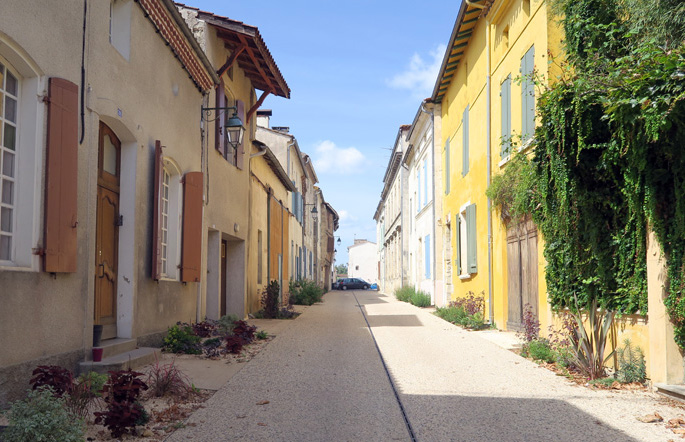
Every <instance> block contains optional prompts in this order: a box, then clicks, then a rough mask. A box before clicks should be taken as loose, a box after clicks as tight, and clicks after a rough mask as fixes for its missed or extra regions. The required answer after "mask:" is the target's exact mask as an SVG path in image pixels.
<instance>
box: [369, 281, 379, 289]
mask: <svg viewBox="0 0 685 442" xmlns="http://www.w3.org/2000/svg"><path fill="white" fill-rule="evenodd" d="M369 288H370V289H371V290H378V284H376V283H375V282H374V283H373V284H371V287H369Z"/></svg>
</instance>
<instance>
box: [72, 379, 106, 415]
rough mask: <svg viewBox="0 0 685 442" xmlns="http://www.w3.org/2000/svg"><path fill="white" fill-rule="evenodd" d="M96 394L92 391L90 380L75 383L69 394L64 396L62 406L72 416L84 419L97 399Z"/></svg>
mask: <svg viewBox="0 0 685 442" xmlns="http://www.w3.org/2000/svg"><path fill="white" fill-rule="evenodd" d="M105 377H106V376H105ZM79 379H80V378H79ZM96 394H97V393H95V392H93V390H92V387H91V384H90V380H88V379H85V380H82V381H81V382H79V381H77V382H75V383H74V385H73V386H72V387H71V391H69V394H66V395H64V406H65V407H66V409H67V410H69V412H71V413H72V414H73V415H74V416H78V417H79V418H81V419H85V418H86V417H88V413H89V407H90V404H91V403H92V402H93V401H94V400H95V399H96V398H97V397H98V396H96Z"/></svg>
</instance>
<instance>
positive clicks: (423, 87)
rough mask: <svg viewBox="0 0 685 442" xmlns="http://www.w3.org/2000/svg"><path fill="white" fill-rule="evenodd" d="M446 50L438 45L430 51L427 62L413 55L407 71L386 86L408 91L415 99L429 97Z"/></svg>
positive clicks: (441, 45)
mask: <svg viewBox="0 0 685 442" xmlns="http://www.w3.org/2000/svg"><path fill="white" fill-rule="evenodd" d="M446 48H447V47H446V46H445V45H444V44H440V45H438V46H437V47H436V48H435V49H434V50H432V51H430V52H429V61H428V62H426V61H425V60H424V59H423V58H422V57H421V55H419V54H417V53H414V55H412V57H411V60H410V61H409V66H408V67H407V69H406V70H405V71H404V72H400V73H399V74H397V75H395V76H394V77H392V78H391V79H390V80H388V82H387V83H388V85H389V86H390V87H392V88H395V89H407V90H410V91H412V95H414V96H415V98H419V99H423V98H426V97H428V96H430V94H431V93H432V92H433V86H435V80H436V78H437V76H438V72H439V71H440V64H441V63H442V57H443V56H444V55H445V49H446Z"/></svg>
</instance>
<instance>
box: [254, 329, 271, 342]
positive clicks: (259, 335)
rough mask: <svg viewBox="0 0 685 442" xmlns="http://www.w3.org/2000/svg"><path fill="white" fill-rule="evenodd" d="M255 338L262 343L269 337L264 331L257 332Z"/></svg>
mask: <svg viewBox="0 0 685 442" xmlns="http://www.w3.org/2000/svg"><path fill="white" fill-rule="evenodd" d="M255 337H256V338H257V339H259V340H260V341H263V340H264V339H267V338H268V337H269V334H268V333H267V332H266V331H264V330H259V331H258V332H257V334H256V335H255Z"/></svg>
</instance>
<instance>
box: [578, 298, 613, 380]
mask: <svg viewBox="0 0 685 442" xmlns="http://www.w3.org/2000/svg"><path fill="white" fill-rule="evenodd" d="M574 316H575V319H576V324H577V328H576V330H575V332H576V340H575V342H574V346H573V354H572V362H573V365H574V366H575V367H576V368H578V369H579V370H580V371H581V372H582V373H583V374H584V375H586V376H587V377H589V378H590V379H591V380H592V379H597V378H601V377H604V376H605V374H606V370H605V364H606V362H607V361H608V360H609V359H611V357H612V356H613V355H614V351H613V350H612V351H611V352H609V354H607V355H606V356H605V353H606V351H605V350H606V342H607V337H608V336H609V331H610V329H611V324H612V323H613V322H614V316H615V312H612V311H605V310H603V311H601V312H600V311H598V306H597V300H592V302H590V303H589V305H588V306H587V312H586V320H587V323H588V328H589V333H588V331H587V330H586V329H585V324H584V323H583V315H582V312H581V310H580V309H577V313H575V315H574Z"/></svg>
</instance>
